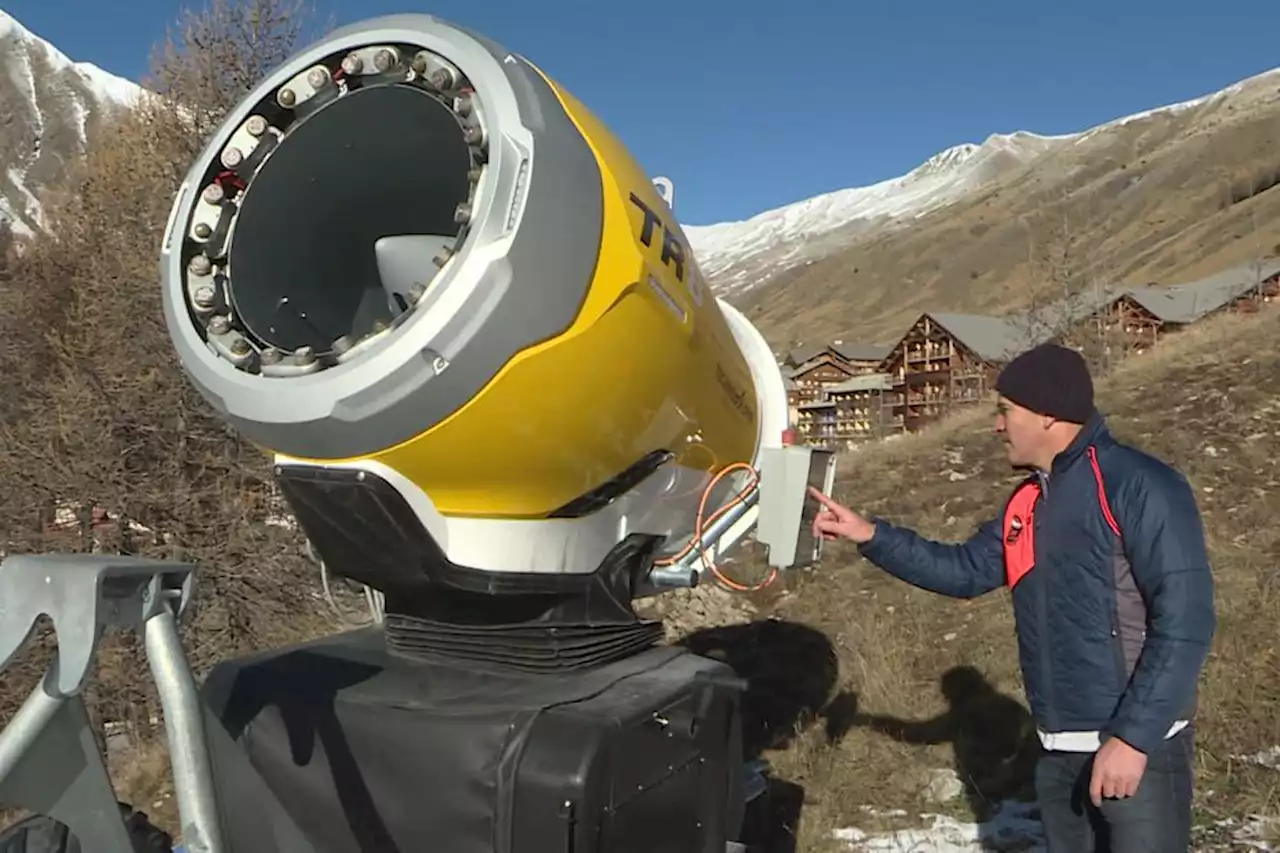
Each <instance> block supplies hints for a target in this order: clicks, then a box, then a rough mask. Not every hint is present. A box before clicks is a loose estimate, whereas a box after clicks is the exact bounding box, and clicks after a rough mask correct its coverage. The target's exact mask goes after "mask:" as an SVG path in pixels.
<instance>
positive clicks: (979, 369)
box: [884, 313, 1046, 432]
mask: <svg viewBox="0 0 1280 853" xmlns="http://www.w3.org/2000/svg"><path fill="white" fill-rule="evenodd" d="M1044 339H1046V335H1044V334H1043V333H1040V332H1038V331H1037V329H1035V328H1033V327H1032V325H1031V324H1030V323H1029V322H1027V321H1026V320H1024V319H1022V318H1020V317H987V316H982V315H976V314H943V313H925V314H921V315H920V318H919V319H917V320H916V322H915V323H913V324H912V325H911V328H910V329H908V330H907V333H906V334H905V335H903V336H902V340H900V341H899V342H898V343H897V344H896V345H895V346H894V348H893V351H892V353H891V354H890V355H889V356H888V358H886V359H885V361H884V372H885V373H886V374H888V376H889V380H890V383H891V390H890V392H889V393H890V397H889V406H890V409H891V414H890V416H889V419H888V423H887V426H888V428H889V429H891V430H893V431H896V432H914V431H915V430H917V429H919V428H920V427H922V426H924V425H925V424H927V423H930V422H932V421H934V420H937V419H938V418H940V417H942V416H943V415H946V414H947V413H949V412H951V411H953V410H954V409H955V408H957V407H959V406H969V405H973V404H975V403H981V402H984V401H989V400H990V399H991V396H990V389H991V387H992V386H993V385H994V383H995V378H996V374H997V373H999V371H1000V367H1001V366H1002V365H1004V364H1006V363H1007V362H1008V361H1009V359H1011V358H1013V357H1014V356H1015V355H1017V354H1018V353H1019V352H1022V351H1024V350H1026V349H1030V348H1031V347H1032V346H1035V345H1036V344H1038V343H1040V342H1041V341H1042V340H1044Z"/></svg>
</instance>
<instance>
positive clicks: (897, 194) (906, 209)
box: [684, 69, 1280, 295]
mask: <svg viewBox="0 0 1280 853" xmlns="http://www.w3.org/2000/svg"><path fill="white" fill-rule="evenodd" d="M1277 74H1280V69H1276V70H1272V71H1268V72H1264V73H1263V74H1260V75H1257V76H1255V77H1251V78H1249V79H1247V80H1244V81H1241V82H1239V83H1235V84H1233V85H1231V86H1228V87H1227V88H1225V89H1222V90H1220V91H1217V92H1212V93H1210V94H1207V95H1204V96H1202V97H1199V98H1195V99H1192V100H1189V101H1184V102H1182V103H1177V104H1170V105H1168V106H1163V107H1157V108H1155V109H1151V110H1144V111H1142V112H1140V113H1135V114H1133V115H1129V116H1123V117H1121V118H1117V119H1115V120H1113V121H1109V122H1106V123H1104V124H1101V125H1098V126H1096V127H1092V128H1089V129H1087V130H1083V131H1081V132H1079V133H1072V134H1065V135H1060V136H1043V135H1040V134H1036V133H1030V132H1026V131H1018V132H1015V133H1011V134H994V135H992V136H990V137H988V138H987V140H986V141H985V142H983V143H982V144H981V145H975V144H973V143H965V144H961V145H956V146H954V147H951V148H948V149H946V150H944V151H942V152H940V153H938V154H935V155H934V156H933V157H930V158H929V159H928V160H926V161H925V162H924V163H922V164H921V165H919V166H917V167H916V168H915V169H912V170H911V171H910V172H908V173H907V174H905V175H902V176H900V177H895V178H890V179H888V180H885V181H881V182H879V183H876V184H873V185H871V186H865V187H852V188H849V189H842V190H836V191H834V192H830V193H825V194H823V195H819V196H815V197H813V198H809V199H804V200H803V201H798V202H795V203H793V204H788V205H784V206H782V207H779V208H776V209H773V210H768V211H765V212H763V213H760V214H758V215H756V216H753V217H751V218H750V219H747V220H745V221H739V222H723V223H718V224H714V225H702V226H690V225H686V226H685V227H684V231H685V234H686V236H687V237H688V238H689V241H690V243H691V244H692V246H693V249H694V253H695V254H696V255H697V258H698V263H699V265H700V267H701V269H702V271H703V273H704V274H705V275H706V276H707V277H708V278H709V279H710V281H711V283H712V287H713V288H714V289H715V290H716V291H717V292H719V293H721V294H723V295H730V294H735V293H742V292H745V291H747V290H750V289H752V288H754V287H756V286H758V285H760V284H764V283H766V282H767V281H768V280H769V278H770V277H771V276H772V275H774V274H776V273H778V272H780V271H782V270H784V269H787V268H789V267H794V266H796V265H797V264H800V263H805V262H808V261H811V260H814V259H817V258H820V257H822V256H823V255H825V254H826V253H827V252H828V251H830V250H832V249H837V248H840V246H841V244H842V243H843V242H847V240H848V239H849V238H850V237H852V236H853V235H854V234H857V233H860V232H863V231H870V230H872V229H883V228H897V227H901V226H904V225H910V224H911V223H912V222H913V221H915V220H916V219H918V218H919V217H921V216H923V215H925V214H927V213H930V212H933V211H936V210H938V209H940V208H942V207H945V206H947V205H951V204H954V203H956V202H958V201H961V200H963V199H966V198H969V197H971V196H972V195H973V194H974V193H975V192H977V191H980V190H983V189H986V188H988V187H990V186H991V185H992V184H993V183H994V182H996V181H997V180H999V179H1001V178H1004V177H1007V176H1009V175H1012V174H1013V173H1015V172H1017V171H1019V170H1021V169H1023V168H1025V167H1027V166H1029V165H1031V164H1034V163H1035V162H1036V161H1037V160H1039V159H1040V158H1041V157H1043V156H1044V155H1046V154H1049V153H1051V152H1054V151H1058V150H1062V149H1065V148H1068V147H1070V146H1076V145H1080V144H1081V143H1085V142H1093V141H1096V138H1097V137H1098V136H1099V135H1103V136H1105V135H1106V134H1107V132H1108V131H1110V130H1113V129H1117V128H1121V127H1124V126H1127V125H1131V124H1132V123H1134V122H1140V121H1143V120H1148V119H1151V118H1153V117H1158V116H1162V115H1163V116H1170V115H1175V114H1178V113H1183V112H1185V111H1187V110H1190V109H1193V108H1196V107H1200V106H1203V105H1206V104H1208V103H1210V102H1212V101H1216V100H1218V99H1220V98H1222V97H1225V96H1227V95H1231V94H1235V93H1238V92H1239V91H1241V90H1242V89H1243V88H1245V87H1247V86H1249V85H1251V84H1253V83H1256V82H1258V81H1259V80H1260V79H1261V78H1266V77H1271V76H1273V75H1277ZM837 231H838V232H839V235H838V236H837V235H836V234H835V233H833V232H837Z"/></svg>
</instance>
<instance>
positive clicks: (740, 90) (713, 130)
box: [0, 0, 1280, 225]
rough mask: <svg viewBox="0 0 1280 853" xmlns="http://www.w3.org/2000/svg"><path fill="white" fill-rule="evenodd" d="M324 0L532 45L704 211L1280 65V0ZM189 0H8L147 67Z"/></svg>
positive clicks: (682, 206) (745, 207)
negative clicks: (426, 16) (412, 14)
mask: <svg viewBox="0 0 1280 853" xmlns="http://www.w3.org/2000/svg"><path fill="white" fill-rule="evenodd" d="M312 2H314V3H315V5H316V7H317V10H318V11H319V13H320V14H321V16H322V17H324V18H326V19H327V18H330V17H332V18H333V19H334V20H335V21H336V22H338V23H346V22H348V21H351V20H355V19H357V18H364V17H369V16H372V15H376V14H382V13H385V12H394V11H419V10H420V11H426V12H432V13H434V14H437V15H439V16H441V17H445V18H449V19H453V20H456V21H458V22H459V23H463V24H466V25H468V26H471V27H473V28H476V29H479V30H481V31H483V32H485V33H486V34H488V35H489V36H491V37H493V38H495V39H497V40H498V41H500V42H503V43H504V44H505V45H506V46H507V47H508V48H509V49H511V50H514V51H517V52H520V53H523V54H524V55H526V56H528V57H529V58H530V59H531V60H532V61H534V62H535V63H537V64H539V65H540V66H541V67H542V68H544V69H545V70H546V71H547V72H548V73H550V74H551V75H553V76H555V77H557V78H558V79H559V80H560V81H561V82H562V83H564V84H565V85H566V86H568V87H569V89H570V90H572V91H573V92H574V94H575V95H577V96H578V97H579V98H580V99H581V100H583V101H584V102H585V103H586V104H588V105H589V106H590V107H591V108H592V109H593V110H594V111H595V112H596V113H598V114H599V115H600V117H601V118H602V119H603V120H604V121H605V122H606V123H607V124H609V125H610V127H611V128H612V129H613V130H614V132H615V133H617V134H618V135H619V136H620V137H621V138H622V140H623V141H624V142H625V143H626V144H627V145H628V146H629V147H630V149H631V151H632V152H633V153H634V154H635V156H636V157H637V158H638V159H639V160H640V162H641V163H642V164H643V165H644V167H645V168H646V169H647V170H648V171H649V172H650V173H651V174H667V175H669V176H670V177H671V178H672V179H673V181H674V182H675V185H676V208H677V212H678V214H679V215H680V218H681V220H682V221H683V222H684V223H685V224H689V225H701V224H707V223H709V222H719V221H724V220H731V219H744V218H747V217H749V216H751V215H753V214H755V213H758V212H761V211H763V210H766V209H769V208H771V207H777V206H779V205H782V204H786V203H788V202H792V201H798V200H800V199H802V198H806V197H808V196H812V195H816V194H818V193H822V192H827V191H830V190H834V189H839V188H842V187H847V186H859V185H865V184H870V183H874V182H876V181H878V180H882V179H885V178H888V177H892V176H894V175H897V174H901V173H903V172H905V171H907V170H909V169H911V168H912V167H914V166H915V165H917V164H919V163H920V162H921V161H922V160H924V159H926V158H928V157H929V156H931V155H932V154H934V153H936V152H937V151H939V150H941V149H943V148H946V147H948V146H950V145H954V144H957V143H961V142H969V141H971V142H981V141H982V139H984V138H985V137H986V136H987V135H988V134H990V133H992V132H1008V131H1013V130H1020V129H1022V130H1033V131H1037V132H1041V133H1062V132H1068V131H1073V130H1080V129H1083V128H1086V127H1089V126H1091V125H1094V124H1097V123H1100V122H1103V121H1106V120H1108V119H1110V118H1114V117H1117V116H1120V115H1124V114H1128V113H1132V112H1137V111H1139V110H1143V109H1147V108H1149V107H1152V106H1157V105H1160V104H1164V103H1170V102H1175V101H1181V100H1186V99H1188V98H1192V97H1195V96H1197V95H1200V94H1203V93H1206V92H1208V91H1212V90H1214V89H1218V88H1221V87H1223V86H1225V85H1228V84H1230V83H1232V82H1234V81H1236V80H1238V79H1241V78H1243V77H1247V76H1250V75H1252V74H1256V73H1258V72H1261V71H1264V70H1267V69H1268V68H1271V67H1274V66H1276V65H1280V50H1278V49H1277V46H1278V45H1280V36H1278V34H1280V2H1276V0H1239V1H1238V2H1226V3H1221V4H1215V3H1209V2H1206V0H1162V2H1157V0H1115V2H1114V3H1105V2H1098V0H1073V2H1070V3H1065V2H1028V0H1017V2H1014V0H976V2H968V3H943V2H938V0H935V1H934V2H930V3H922V2H914V3H912V2H907V0H897V2H888V0H885V2H880V3H871V2H860V0H808V2H805V0H798V1H795V2H785V0H783V2H778V0H771V2H764V1H763V0H736V2H735V0H684V2H683V3H676V4H670V5H668V4H662V3H619V2H617V0H613V2H603V0H602V2H588V0H489V2H476V0H438V2H435V3H420V2H419V3H414V2H412V0H410V2H405V0H399V2H397V0H360V2H357V3H346V4H341V5H339V4H338V3H336V2H333V0H312ZM181 5H182V4H180V3H175V2H172V0H133V2H131V3H93V2H90V0H0V8H3V9H4V10H5V11H7V12H9V13H10V14H12V15H13V16H14V17H16V18H17V19H18V20H19V21H21V22H22V23H23V24H24V25H25V26H26V27H27V28H28V29H30V30H33V31H34V32H36V33H37V34H38V35H40V36H43V37H44V38H46V39H48V40H49V41H52V42H53V43H54V44H55V45H57V46H58V47H59V48H60V49H61V50H62V51H63V52H64V53H66V54H68V55H69V56H71V57H72V58H73V59H77V60H84V61H89V62H93V63H95V64H97V65H100V66H102V67H104V68H106V69H107V70H109V71H112V72H113V73H116V74H119V75H121V76H125V77H129V78H132V79H138V78H140V77H141V76H142V75H144V74H145V73H146V63H147V55H148V52H149V49H150V47H151V45H152V44H153V43H155V42H157V41H158V40H160V39H162V38H163V37H164V34H165V28H166V26H167V25H169V24H171V23H172V22H173V21H174V20H175V19H176V17H177V15H178V12H179V9H180V7H181ZM196 5H198V4H196Z"/></svg>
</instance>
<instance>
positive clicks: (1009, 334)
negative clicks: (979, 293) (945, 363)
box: [928, 312, 1048, 362]
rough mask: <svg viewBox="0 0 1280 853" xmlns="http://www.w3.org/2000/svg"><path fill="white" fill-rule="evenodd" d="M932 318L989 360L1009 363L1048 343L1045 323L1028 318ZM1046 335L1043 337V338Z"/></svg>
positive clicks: (978, 354)
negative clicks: (1044, 329)
mask: <svg viewBox="0 0 1280 853" xmlns="http://www.w3.org/2000/svg"><path fill="white" fill-rule="evenodd" d="M928 316H929V317H930V318H931V319H932V320H933V321H934V322H935V323H937V324H938V325H939V326H942V328H944V329H946V330H947V331H948V332H949V333H950V334H951V336H952V337H954V338H955V339H956V340H957V341H958V342H960V343H961V344H963V345H964V346H965V347H967V348H969V349H970V350H973V352H974V353H975V354H976V355H977V356H978V357H979V358H981V359H984V360H986V361H995V362H1000V361H1007V360H1009V359H1011V358H1013V357H1014V356H1015V355H1017V354H1018V353H1020V352H1022V351H1023V350H1026V349H1030V348H1031V347H1033V346H1035V345H1036V344H1038V343H1040V342H1041V341H1042V340H1045V339H1046V338H1047V337H1048V335H1047V334H1045V333H1044V332H1043V331H1042V329H1041V324H1039V323H1032V322H1030V321H1028V320H1027V319H1026V318H1025V317H1020V316H1019V317H989V316H986V315H982V314H944V313H938V314H935V313H932V312H930V313H929V314H928ZM1042 335H1043V337H1042Z"/></svg>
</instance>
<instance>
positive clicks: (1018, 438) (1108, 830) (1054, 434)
mask: <svg viewBox="0 0 1280 853" xmlns="http://www.w3.org/2000/svg"><path fill="white" fill-rule="evenodd" d="M996 391H997V393H998V395H999V397H998V402H997V412H996V419H995V429H996V432H997V433H998V434H999V435H1000V437H1001V438H1002V439H1003V441H1004V444H1005V447H1006V449H1007V451H1008V456H1009V462H1010V463H1011V464H1012V465H1013V466H1014V467H1016V468H1025V469H1029V470H1030V473H1029V475H1028V476H1027V478H1026V479H1025V480H1023V481H1022V482H1021V483H1020V484H1019V485H1018V486H1017V487H1016V488H1015V490H1014V492H1013V494H1012V496H1011V497H1010V498H1009V499H1008V500H1007V501H1006V503H1005V506H1004V511H1003V513H1002V514H1001V515H1000V517H998V518H995V519H993V520H991V521H988V522H986V523H985V524H983V525H982V526H981V527H979V529H978V531H977V532H976V533H975V534H974V535H973V536H972V537H971V538H970V539H969V540H968V541H966V542H964V543H961V544H944V543H941V542H935V541H932V540H929V539H925V538H924V537H922V536H920V535H919V534H917V533H915V532H913V531H911V530H907V529H905V528H902V527H898V526H894V525H892V524H890V523H888V522H886V521H884V520H882V519H878V518H873V519H867V518H864V517H863V516H861V515H859V514H858V513H856V512H854V511H853V510H851V509H849V508H848V507H845V506H841V505H840V504H838V503H836V502H834V501H832V500H831V499H830V498H829V497H827V496H826V495H823V494H821V493H820V492H817V491H816V490H815V491H813V496H814V497H815V498H817V499H818V500H819V501H821V502H822V504H823V509H822V510H821V511H820V512H819V514H818V516H817V518H816V519H815V520H814V523H813V528H814V534H815V535H818V536H823V537H825V538H827V539H832V538H836V537H845V538H848V539H850V540H852V541H853V542H855V543H857V544H858V546H859V550H860V552H861V553H862V555H863V556H865V557H866V558H867V559H868V560H870V561H871V562H872V563H873V564H875V565H877V566H879V567H881V568H883V569H885V570H886V571H888V572H889V573H891V574H893V575H894V576H896V577H898V578H900V579H901V580H903V581H906V582H907V583H910V584H913V585H914V586H917V587H920V588H922V589H927V590H931V591H933V592H937V593H941V594H943V595H949V596H953V597H956V598H973V597H976V596H979V595H983V594H985V593H987V592H991V591H992V590H995V589H998V588H1000V587H1002V586H1007V587H1009V588H1010V589H1011V597H1012V599H1013V608H1014V615H1015V618H1016V620H1017V634H1018V653H1019V661H1020V663H1021V666H1022V672H1023V681H1024V683H1025V685H1026V694H1027V700H1028V704H1029V705H1030V707H1031V713H1032V715H1033V717H1034V718H1035V721H1036V726H1037V729H1038V731H1039V735H1040V740H1041V743H1042V745H1043V751H1042V753H1041V757H1040V759H1039V761H1038V763H1037V766H1036V773H1035V786H1036V794H1037V798H1038V799H1039V801H1040V807H1041V814H1042V817H1043V821H1044V826H1045V834H1046V836H1047V840H1048V845H1049V850H1050V851H1051V853H1066V851H1085V850H1094V849H1096V850H1116V851H1124V853H1136V852H1137V851H1148V850H1150V851H1174V850H1186V849H1187V848H1188V846H1189V843H1190V839H1189V836H1190V821H1191V815H1190V812H1191V791H1192V766H1191V765H1192V745H1193V742H1192V738H1193V728H1192V716H1193V714H1194V711H1195V705H1196V694H1197V689H1196V688H1197V682H1198V680H1199V677H1200V671H1201V668H1202V666H1203V664H1204V660H1205V657H1206V654H1207V652H1208V649H1209V644H1210V641H1211V640H1212V638H1213V634H1214V631H1215V629H1216V617H1215V615H1214V605H1213V594H1214V587H1213V579H1212V576H1211V574H1210V571H1209V561H1208V556H1207V554H1206V548H1205V540H1204V531H1203V527H1202V525H1201V520H1200V514H1199V509H1198V507H1197V506H1196V501H1195V496H1194V494H1193V493H1192V490H1191V488H1190V486H1189V485H1188V484H1187V481H1186V480H1185V479H1184V478H1183V477H1182V475H1181V474H1179V473H1178V472H1177V471H1175V470H1174V469H1173V468H1171V467H1170V466H1168V465H1167V464H1165V463H1164V462H1161V461H1160V460H1158V459H1156V458H1154V457H1152V456H1150V455H1148V454H1146V453H1143V452H1142V451H1139V450H1137V449H1135V448H1132V447H1129V446H1126V445H1124V444H1121V443H1119V442H1118V441H1117V440H1116V439H1115V438H1114V437H1112V435H1111V433H1110V432H1109V431H1108V429H1107V427H1106V425H1105V423H1104V421H1103V419H1102V417H1101V415H1099V414H1098V412H1097V411H1096V410H1095V408H1094V401H1093V382H1092V379H1091V377H1090V376H1089V371H1088V368H1087V366H1086V365H1085V363H1084V360H1083V359H1082V358H1081V357H1080V355H1079V354H1078V353H1076V352H1075V351H1074V350H1070V349H1067V348H1065V347H1060V346H1056V345H1053V344H1045V345H1041V346H1038V347H1036V348H1034V349H1032V350H1030V351H1028V352H1025V353H1023V354H1022V355H1020V356H1018V357H1017V358H1015V359H1013V360H1012V361H1011V362H1010V363H1009V364H1008V365H1007V366H1006V367H1005V369H1004V370H1003V371H1002V372H1001V373H1000V376H999V377H998V379H997V382H996Z"/></svg>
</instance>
